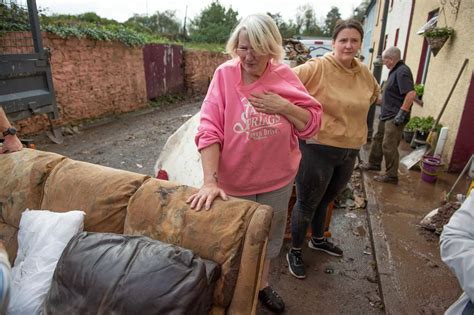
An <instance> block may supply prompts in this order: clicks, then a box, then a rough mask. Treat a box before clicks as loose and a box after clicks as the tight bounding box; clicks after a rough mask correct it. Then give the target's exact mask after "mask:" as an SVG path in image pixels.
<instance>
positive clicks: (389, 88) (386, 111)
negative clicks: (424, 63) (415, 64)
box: [380, 60, 414, 121]
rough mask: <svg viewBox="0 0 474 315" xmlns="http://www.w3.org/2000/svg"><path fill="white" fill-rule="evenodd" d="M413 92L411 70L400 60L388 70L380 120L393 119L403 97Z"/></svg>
mask: <svg viewBox="0 0 474 315" xmlns="http://www.w3.org/2000/svg"><path fill="white" fill-rule="evenodd" d="M413 90H414V83H413V75H412V74H411V70H410V68H408V66H407V65H406V64H405V63H404V62H403V61H402V60H400V61H399V62H397V64H396V65H395V67H393V68H392V70H390V72H389V74H388V79H387V82H385V90H384V93H383V97H382V109H381V114H380V120H382V121H384V120H388V119H392V118H394V117H395V116H396V115H397V113H398V111H399V110H400V107H402V104H403V100H404V99H405V96H406V95H407V94H408V92H410V91H413Z"/></svg>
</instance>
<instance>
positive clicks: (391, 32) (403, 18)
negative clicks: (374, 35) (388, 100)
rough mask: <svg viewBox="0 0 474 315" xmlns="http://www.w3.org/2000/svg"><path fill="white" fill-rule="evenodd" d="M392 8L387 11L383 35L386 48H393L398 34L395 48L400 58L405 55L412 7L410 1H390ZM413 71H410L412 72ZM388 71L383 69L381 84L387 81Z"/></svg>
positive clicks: (385, 68)
mask: <svg viewBox="0 0 474 315" xmlns="http://www.w3.org/2000/svg"><path fill="white" fill-rule="evenodd" d="M392 1H393V6H392V7H391V8H389V9H388V17H387V26H386V29H385V34H386V35H388V36H387V43H386V46H385V47H386V48H388V47H390V46H393V45H394V43H395V36H396V33H397V29H399V32H398V41H397V47H398V48H399V49H400V51H401V53H402V58H403V55H404V53H405V47H406V43H407V37H408V28H409V26H410V15H411V9H412V5H413V1H412V0H392ZM413 70H414V69H412V72H413ZM388 72H389V70H388V69H387V67H385V66H384V67H383V70H382V78H381V82H383V81H385V80H387V77H388Z"/></svg>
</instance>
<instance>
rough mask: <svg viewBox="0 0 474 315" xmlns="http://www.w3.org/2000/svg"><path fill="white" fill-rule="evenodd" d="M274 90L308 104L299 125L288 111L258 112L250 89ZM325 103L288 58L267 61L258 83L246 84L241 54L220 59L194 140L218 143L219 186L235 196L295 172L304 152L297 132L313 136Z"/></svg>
mask: <svg viewBox="0 0 474 315" xmlns="http://www.w3.org/2000/svg"><path fill="white" fill-rule="evenodd" d="M263 91H268V92H273V93H276V94H279V95H280V96H281V97H284V98H286V99H287V100H289V101H290V102H292V103H293V104H295V105H298V106H301V107H304V108H306V109H307V110H309V112H310V113H311V118H310V120H309V122H308V123H307V125H306V126H305V128H304V130H302V131H298V130H297V129H296V128H295V127H294V126H293V124H291V123H290V122H289V121H288V120H287V119H286V118H285V117H284V116H281V115H267V114H264V113H258V112H257V111H256V110H255V109H254V108H253V106H252V105H251V104H250V102H249V101H248V98H249V96H250V93H252V92H263ZM321 115H322V108H321V104H319V103H318V102H317V101H316V100H315V99H314V98H312V97H311V96H310V95H309V94H308V92H307V91H306V89H305V87H304V86H303V84H302V83H301V82H300V80H299V79H298V77H297V76H296V75H295V74H294V73H293V71H292V70H291V69H290V68H289V67H288V66H287V65H284V64H273V63H271V62H270V63H269V64H268V66H267V69H266V70H265V72H264V73H263V75H262V76H261V77H260V78H259V79H258V80H257V81H256V82H254V83H252V84H249V85H242V83H241V66H240V61H239V60H238V59H234V60H230V61H228V62H226V63H224V64H222V65H220V66H219V67H218V68H217V70H216V72H215V73H214V77H213V79H212V82H211V84H210V86H209V90H208V91H207V95H206V98H205V99H204V102H203V104H202V108H201V122H200V126H199V131H198V133H197V135H196V138H195V141H196V144H197V146H198V150H202V149H203V148H206V147H208V146H209V145H211V144H214V143H219V144H220V159H219V170H218V176H219V187H221V188H222V189H223V190H224V191H225V192H226V193H228V194H230V195H233V196H246V195H254V194H259V193H264V192H269V191H273V190H276V189H279V188H281V187H283V186H285V185H287V184H288V183H290V182H291V181H292V180H293V179H294V177H295V176H296V172H297V171H298V166H299V162H300V158H301V153H300V150H299V147H298V138H302V139H309V138H311V137H312V136H313V135H314V134H315V133H316V132H317V131H318V130H319V128H320V126H321Z"/></svg>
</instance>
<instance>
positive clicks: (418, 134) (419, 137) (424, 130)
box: [414, 116, 435, 144]
mask: <svg viewBox="0 0 474 315" xmlns="http://www.w3.org/2000/svg"><path fill="white" fill-rule="evenodd" d="M434 122H435V121H434V118H433V117H432V116H428V117H422V118H420V121H419V123H418V126H417V128H416V131H415V135H414V137H415V142H416V143H418V144H424V143H425V141H426V138H427V137H428V133H429V132H430V130H431V129H432V128H433V124H434Z"/></svg>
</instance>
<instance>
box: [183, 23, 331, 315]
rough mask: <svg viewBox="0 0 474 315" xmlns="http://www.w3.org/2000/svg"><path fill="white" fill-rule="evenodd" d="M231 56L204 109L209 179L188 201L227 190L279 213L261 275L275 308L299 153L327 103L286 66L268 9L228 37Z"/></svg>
mask: <svg viewBox="0 0 474 315" xmlns="http://www.w3.org/2000/svg"><path fill="white" fill-rule="evenodd" d="M227 52H228V53H229V54H230V55H231V56H232V57H233V59H232V60H230V61H228V62H226V63H224V64H222V65H221V66H219V67H218V69H217V70H216V72H215V74H214V77H213V79H212V82H211V84H210V86H209V90H208V92H207V95H206V98H205V99H204V102H203V104H202V108H201V121H200V126H199V130H198V134H197V135H196V138H195V141H196V144H197V147H198V150H199V151H200V153H201V158H202V167H203V175H204V181H203V185H202V187H201V188H200V190H199V191H198V192H197V193H196V194H194V195H192V196H191V197H190V198H189V199H188V202H189V203H190V205H191V207H192V208H193V209H195V210H197V211H199V210H201V209H202V208H204V209H206V210H209V209H210V207H211V204H212V202H213V200H214V199H215V198H217V197H220V198H222V199H224V200H226V199H227V196H228V195H231V196H235V197H239V198H244V199H248V200H253V201H256V202H259V203H262V204H268V205H270V206H272V208H273V211H274V215H273V220H272V224H271V230H270V235H269V244H268V251H267V256H266V261H265V265H264V271H263V275H262V281H261V283H262V287H261V291H260V293H259V299H260V301H261V302H262V303H263V304H264V305H265V306H266V307H268V308H269V309H270V310H272V311H273V312H277V313H280V312H283V311H284V309H285V304H284V302H283V300H282V299H281V297H280V296H279V295H278V294H277V293H276V292H275V290H273V289H272V288H271V287H270V286H269V284H268V274H269V268H270V261H271V259H273V258H275V257H277V256H278V254H279V253H280V249H281V246H282V243H283V236H284V231H285V225H286V216H287V211H288V201H289V198H290V195H291V191H292V186H293V180H294V178H295V175H296V172H297V170H298V165H299V162H300V158H301V153H300V151H299V148H298V138H302V139H307V138H310V137H312V136H313V135H314V134H315V133H316V132H317V131H318V130H319V126H320V119H321V111H322V109H321V105H320V104H319V103H318V102H317V101H316V100H315V99H314V98H312V97H311V96H309V95H308V93H307V91H306V89H305V88H304V86H303V85H302V84H301V82H300V81H299V80H298V78H297V77H296V75H295V74H294V73H293V72H292V71H291V69H290V68H289V67H288V66H286V65H284V64H282V63H281V62H280V61H281V60H282V57H283V54H284V51H283V48H282V38H281V35H280V32H279V30H278V28H277V26H276V24H275V22H274V21H273V20H272V19H271V18H270V17H269V16H268V15H265V14H254V15H250V16H248V17H246V18H244V19H243V20H242V21H241V22H240V24H239V25H238V26H237V27H236V28H235V29H234V31H233V33H232V34H231V36H230V38H229V40H228V43H227Z"/></svg>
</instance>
